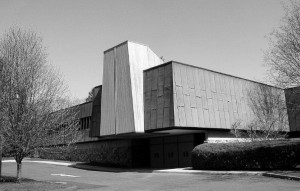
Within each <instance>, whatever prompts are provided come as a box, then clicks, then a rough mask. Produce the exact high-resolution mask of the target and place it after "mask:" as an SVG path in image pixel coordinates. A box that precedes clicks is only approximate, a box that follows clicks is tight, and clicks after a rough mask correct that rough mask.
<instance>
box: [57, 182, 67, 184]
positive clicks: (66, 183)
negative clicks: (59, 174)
mask: <svg viewBox="0 0 300 191" xmlns="http://www.w3.org/2000/svg"><path fill="white" fill-rule="evenodd" d="M55 183H56V184H67V183H66V182H55Z"/></svg>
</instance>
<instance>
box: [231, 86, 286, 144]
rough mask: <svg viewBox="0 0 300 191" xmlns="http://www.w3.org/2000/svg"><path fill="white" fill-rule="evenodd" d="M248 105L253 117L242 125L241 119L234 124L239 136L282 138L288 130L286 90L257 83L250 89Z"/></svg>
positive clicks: (261, 138)
mask: <svg viewBox="0 0 300 191" xmlns="http://www.w3.org/2000/svg"><path fill="white" fill-rule="evenodd" d="M248 105H249V107H250V109H251V111H252V114H253V119H252V120H251V121H250V123H248V124H245V125H244V127H242V125H241V124H242V123H241V121H236V122H235V123H234V124H233V125H232V132H233V134H234V135H235V136H236V137H239V138H250V140H251V141H256V140H270V139H278V138H282V137H284V136H285V135H286V133H287V131H288V117H287V108H286V103H285V96H284V92H283V90H281V89H277V88H273V87H270V86H266V85H255V86H253V87H252V88H251V89H249V90H248Z"/></svg>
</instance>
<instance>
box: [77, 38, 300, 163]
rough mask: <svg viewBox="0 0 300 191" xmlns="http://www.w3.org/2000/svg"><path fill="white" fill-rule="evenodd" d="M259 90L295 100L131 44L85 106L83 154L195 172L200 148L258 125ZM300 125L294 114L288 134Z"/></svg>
mask: <svg viewBox="0 0 300 191" xmlns="http://www.w3.org/2000/svg"><path fill="white" fill-rule="evenodd" d="M255 86H266V87H269V88H272V90H274V91H276V92H279V93H280V94H282V95H283V96H284V95H286V97H287V100H293V99H295V97H293V98H291V96H289V94H288V92H290V91H292V89H289V90H286V91H285V90H283V89H280V88H276V87H271V86H268V85H265V84H261V83H257V82H254V81H250V80H246V79H242V78H239V77H235V76H231V75H227V74H223V73H220V72H215V71H211V70H207V69H204V68H199V67H195V66H190V65H186V64H183V63H179V62H175V61H170V62H167V63H163V61H162V60H161V59H160V57H159V56H157V55H156V54H155V53H154V52H153V51H152V50H151V49H150V48H149V47H147V46H146V45H142V44H138V43H133V42H129V41H126V42H124V43H121V44H119V45H117V46H115V47H113V48H110V49H108V50H106V51H105V52H104V63H103V84H102V85H100V86H97V87H95V88H94V91H93V92H94V97H93V101H91V102H87V103H84V104H81V105H79V108H80V114H79V115H80V116H79V118H80V121H81V131H82V132H83V133H82V134H83V136H82V139H81V141H80V142H79V143H78V147H79V148H82V149H87V148H93V149H95V148H98V147H99V148H100V147H101V148H103V145H106V149H107V148H108V149H107V150H110V148H111V149H112V148H113V149H114V152H116V157H115V158H117V159H116V161H114V159H112V161H110V163H111V164H118V165H121V166H144V167H154V168H160V167H166V168H169V167H170V168H171V167H186V166H190V157H191V151H192V149H193V148H194V147H195V146H196V145H198V144H201V143H204V142H218V141H227V140H231V139H233V135H232V134H231V133H230V130H231V127H232V125H233V124H234V123H235V122H236V121H241V122H242V124H244V125H241V128H243V127H244V126H245V124H247V123H249V122H250V121H251V120H252V119H253V117H254V115H253V112H252V111H251V109H250V108H249V104H248V103H247V100H248V96H249V93H248V90H249V89H250V88H253V87H255ZM298 119H300V118H299V117H298V115H296V114H290V113H289V120H290V126H288V125H287V127H286V130H287V131H292V132H297V131H299V130H300V128H299V127H297V125H296V124H297V123H296V120H298ZM116 148H119V149H118V151H115V150H116ZM118 152H120V153H122V154H119V155H120V156H121V155H122V157H120V156H119V155H118ZM124 152H127V154H124ZM96 154H97V153H96ZM106 154H108V155H109V153H106ZM99 155H100V154H99ZM101 155H105V153H104V154H103V153H102V154H101ZM124 156H125V157H124ZM95 158H97V157H95ZM103 161H104V162H103ZM95 162H100V163H105V160H102V159H99V160H98V161H97V160H96V161H95Z"/></svg>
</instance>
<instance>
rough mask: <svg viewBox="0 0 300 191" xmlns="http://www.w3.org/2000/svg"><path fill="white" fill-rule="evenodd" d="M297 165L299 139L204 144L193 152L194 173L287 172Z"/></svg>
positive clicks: (298, 162) (298, 160)
mask: <svg viewBox="0 0 300 191" xmlns="http://www.w3.org/2000/svg"><path fill="white" fill-rule="evenodd" d="M298 164H300V140H276V141H275V140H274V141H260V142H244V143H205V144H201V145H198V146H196V147H195V148H194V149H193V151H192V166H193V168H194V169H197V170H200V169H202V170H258V169H259V170H271V169H272V170H273V169H277V170H280V169H285V170H287V169H293V168H295V166H297V165H298Z"/></svg>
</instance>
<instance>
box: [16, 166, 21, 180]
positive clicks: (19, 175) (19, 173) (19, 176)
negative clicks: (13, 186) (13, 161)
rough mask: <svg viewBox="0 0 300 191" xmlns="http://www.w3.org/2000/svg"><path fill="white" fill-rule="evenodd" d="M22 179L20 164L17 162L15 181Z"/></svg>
mask: <svg viewBox="0 0 300 191" xmlns="http://www.w3.org/2000/svg"><path fill="white" fill-rule="evenodd" d="M21 178H22V162H17V180H18V181H20V180H21Z"/></svg>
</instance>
